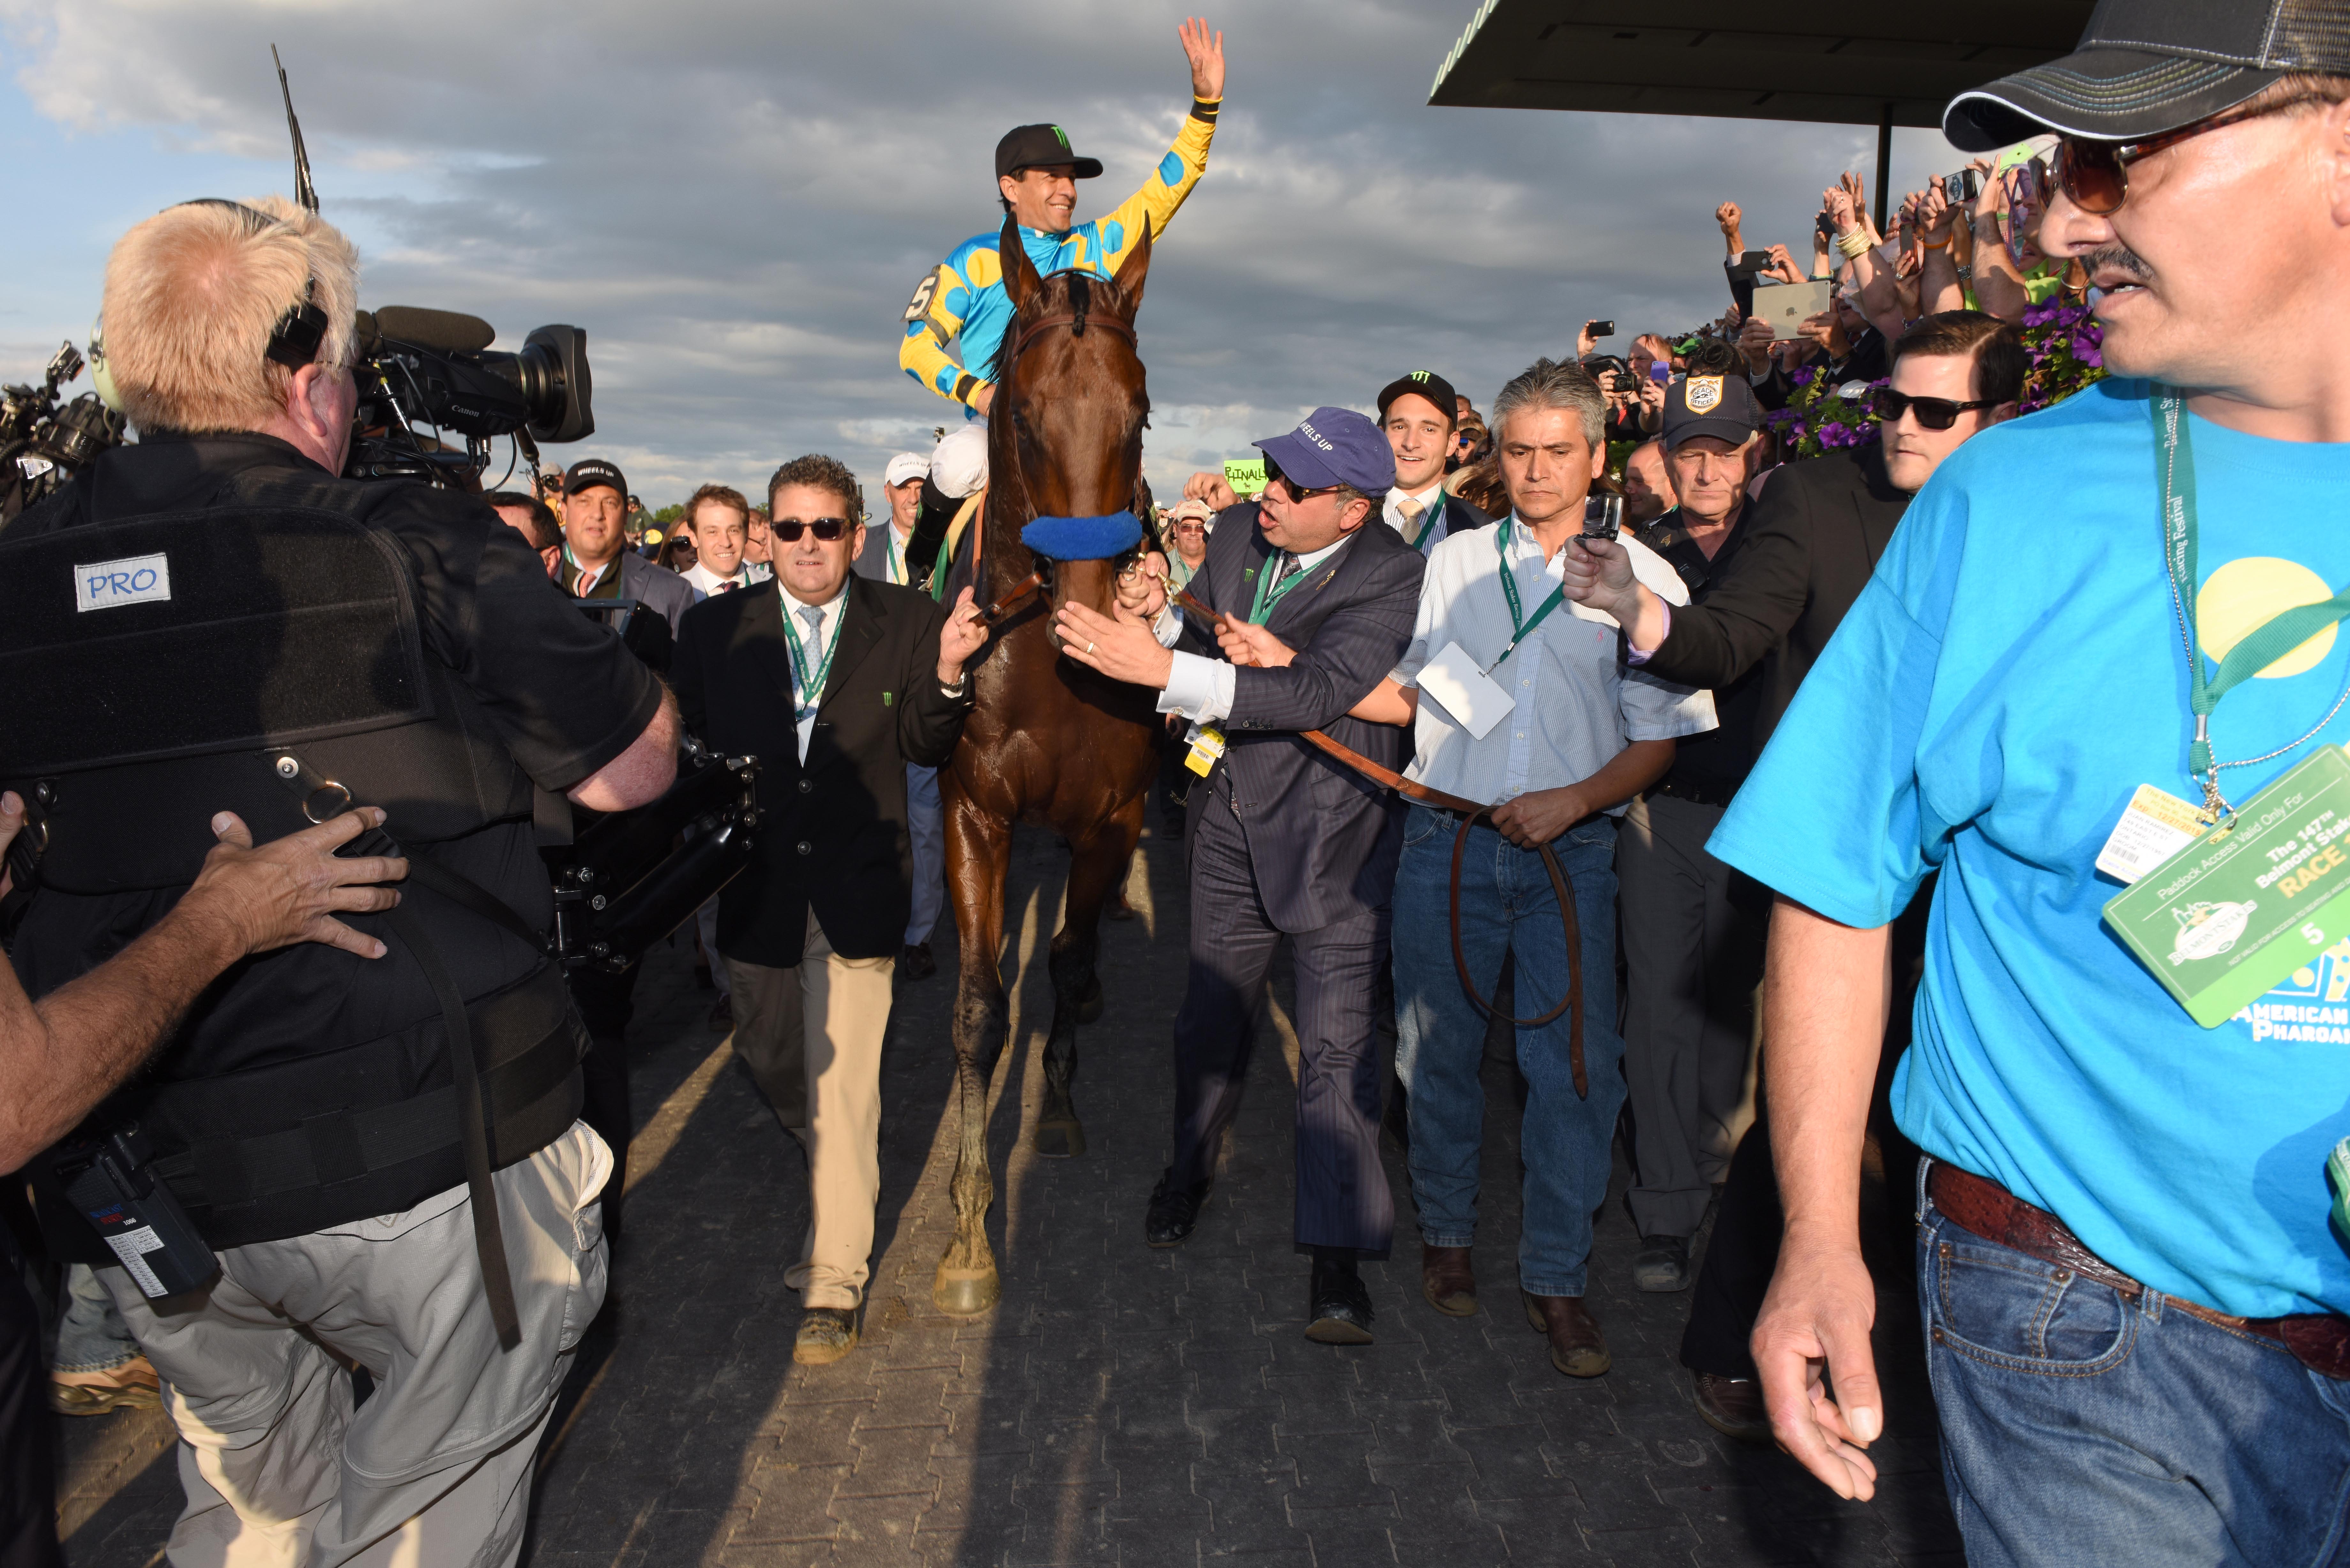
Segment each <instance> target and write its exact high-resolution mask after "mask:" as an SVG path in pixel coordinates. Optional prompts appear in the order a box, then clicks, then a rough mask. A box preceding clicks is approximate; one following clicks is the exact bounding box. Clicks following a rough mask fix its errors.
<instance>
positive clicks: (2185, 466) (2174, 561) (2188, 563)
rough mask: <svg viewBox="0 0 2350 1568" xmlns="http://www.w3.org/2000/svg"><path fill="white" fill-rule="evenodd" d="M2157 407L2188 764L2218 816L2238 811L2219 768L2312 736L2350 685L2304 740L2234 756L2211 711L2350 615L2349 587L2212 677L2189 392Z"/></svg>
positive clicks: (2271, 624) (2245, 643) (2277, 620)
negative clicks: (2189, 729)
mask: <svg viewBox="0 0 2350 1568" xmlns="http://www.w3.org/2000/svg"><path fill="white" fill-rule="evenodd" d="M2153 414H2154V437H2155V460H2156V462H2155V466H2156V470H2157V473H2156V478H2157V481H2158V483H2159V484H2160V485H2161V487H2162V556H2163V566H2164V568H2165V569H2166V570H2167V571H2168V574H2169V577H2170V603H2171V607H2172V608H2173V609H2175V610H2176V611H2177V612H2178V636H2179V640H2180V642H2181V643H2182V644H2183V645H2184V646H2185V648H2186V649H2187V706H2188V710H2189V711H2190V712H2192V713H2193V714H2194V715H2195V740H2194V743H2193V744H2192V745H2190V746H2189V748H2188V751H2187V771H2188V772H2189V774H2191V775H2193V777H2194V778H2195V779H2196V780H2197V781H2198V782H2199V783H2200V784H2202V786H2203V810H2204V814H2205V815H2207V816H2209V817H2210V818H2211V819H2212V820H2214V821H2217V820H2219V819H2220V818H2222V817H2226V816H2230V815H2233V814H2234V811H2235V808H2234V807H2233V806H2231V805H2229V804H2228V802H2227V800H2226V798H2225V797H2224V796H2222V795H2221V794H2220V769H2222V768H2241V767H2249V766H2251V765H2252V764H2254V763H2265V762H2268V761H2270V760H2271V759H2272V758H2275V757H2281V756H2282V755H2284V754H2285V753H2287V752H2290V751H2292V750H2293V748H2294V747H2296V746H2299V745H2301V744H2302V743H2303V742H2306V741H2308V740H2309V739H2311V738H2312V737H2313V736H2314V735H2315V734H2316V733H2317V732H2318V731H2319V730H2323V729H2324V728H2325V726H2326V725H2328V724H2330V723H2332V722H2334V714H2335V713H2338V712H2340V711H2342V703H2343V701H2345V700H2350V688H2345V690H2344V691H2343V695H2342V697H2341V698H2337V699H2336V700H2335V701H2334V706H2333V708H2332V709H2330V710H2328V711H2327V712H2326V715H2325V717H2324V718H2323V719H2320V720H2319V721H2318V722H2317V723H2316V725H2315V727H2314V728H2313V729H2311V730H2310V732H2309V733H2308V734H2305V735H2303V736H2302V737H2301V739H2300V740H2298V741H2295V742H2293V743H2292V744H2291V745H2285V746H2280V747H2278V748H2277V749H2276V750H2275V751H2273V752H2269V753H2265V754H2263V755H2261V756H2257V757H2244V758H2241V759H2240V760H2238V761H2235V762H2231V763H2223V762H2220V760H2219V759H2218V756H2217V754H2216V753H2214V752H2213V751H2212V750H2211V711H2212V710H2213V709H2215V708H2217V707H2219V705H2220V698H2222V697H2225V696H2226V695H2227V694H2228V693H2229V692H2230V691H2234V690H2235V689H2236V687H2237V686H2239V685H2241V683H2242V682H2243V681H2245V680H2249V679H2250V678H2251V677H2252V676H2254V675H2257V674H2259V673H2260V672H2261V671H2262V670H2266V669H2267V668H2268V667H2269V666H2270V665H2272V664H2273V663H2275V662H2276V661H2277V660H2278V659H2282V658H2283V657H2284V656H2285V655H2286V654H2288V653H2290V652H2292V651H2293V649H2296V648H2299V647H2300V646H2301V645H2302V644H2303V643H2304V642H2307V641H2308V640H2309V639H2311V638H2313V637H2315V636H2316V635H2317V634H2318V633H2319V632H2321V631H2324V629H2325V628H2327V627H2329V626H2332V625H2334V623H2335V622H2337V621H2339V620H2341V619H2343V618H2345V617H2350V588H2345V589H2344V590H2343V591H2342V592H2340V593H2337V594H2335V595H2334V597H2332V598H2330V599H2327V600H2325V601H2324V602H2323V603H2321V604H2314V605H2299V606H2296V607H2293V608H2292V609H2289V610H2285V611H2282V613H2280V614H2278V615H2275V616H2272V617H2271V618H2269V619H2267V620H2264V621H2262V623H2261V624H2260V625H2259V626H2256V627H2254V628H2252V629H2251V631H2249V632H2247V633H2246V634H2245V635H2244V638H2243V640H2242V641H2241V642H2239V643H2237V644H2236V645H2235V646H2234V647H2233V648H2230V649H2228V657H2227V658H2225V659H2221V660H2220V669H2219V672H2218V673H2217V674H2214V675H2211V676H2209V677H2207V676H2206V675H2205V674H2204V672H2203V655H2202V654H2201V652H2200V651H2199V649H2198V647H2197V643H2196V621H2195V587H2196V583H2195V452H2194V448H2193V445H2192V444H2191V442H2190V441H2189V436H2188V433H2187V417H2186V416H2187V406H2186V400H2184V399H2182V398H2181V397H2180V396H2179V395H2178V392H2176V391H2174V390H2172V389H2170V388H2168V387H2158V388H2156V389H2155V392H2154V399H2153Z"/></svg>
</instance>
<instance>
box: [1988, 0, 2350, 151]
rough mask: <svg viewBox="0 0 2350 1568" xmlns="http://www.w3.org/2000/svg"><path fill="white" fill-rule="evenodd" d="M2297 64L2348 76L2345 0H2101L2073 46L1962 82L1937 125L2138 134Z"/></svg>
mask: <svg viewBox="0 0 2350 1568" xmlns="http://www.w3.org/2000/svg"><path fill="white" fill-rule="evenodd" d="M2293 71H2311V72H2316V73H2320V74H2324V75H2329V76H2350V0H2265V3H2263V0H2098V4H2097V8H2096V10H2095V11H2094V12H2092V13H2091V14H2090V16H2089V25H2088V26H2087V27H2086V28H2085V29H2084V30H2083V32H2082V34H2081V41H2080V43H2079V45H2078V46H2077V47H2074V51H2073V52H2072V53H2071V54H2069V55H2066V56H2065V57H2063V58H2062V59H2056V60H2051V61H2049V62H2048V63H2047V64H2046V65H2044V66H2033V67H2031V68H2029V69H2027V70H2021V71H2018V72H2016V73H2015V74H2014V75H2013V76H2008V77H2002V78H2000V79H1999V80H1997V81H1995V82H1992V83H1991V84H1990V85H1988V86H1986V87H1979V88H1974V89H1972V90H1971V91H1969V92H1962V93H1960V95H1959V96H1958V97H1957V98H1955V99H1951V100H1950V108H1949V109H1945V110H1943V112H1942V134H1943V135H1945V136H1947V137H1949V138H1950V141H1951V142H1952V144H1953V145H1955V146H1958V147H1960V148H1962V149H1964V150H1965V151H1969V152H1989V151H1991V150H1993V149H1994V148H2000V147H2006V146H2010V145H2012V143H2015V142H2018V141H2022V140H2025V139H2026V138H2029V137H2033V136H2039V135H2042V134H2043V133H2045V132H2047V131H2051V130H2054V131H2058V132H2061V133H2063V134H2064V135H2067V136H2077V137H2081V138H2083V139H2085V140H2094V141H2142V140H2146V139H2147V138H2148V137H2154V136H2159V135H2161V134H2162V133H2163V132H2164V131H2166V130H2178V128H2179V127H2180V126H2183V125H2192V124H2194V123H2195V121H2197V120H2199V119H2209V118H2210V116H2212V115H2215V114H2218V113H2219V112H2220V110H2222V109H2232V108H2234V107H2235V106H2236V105H2238V104H2240V103H2241V102H2243V101H2244V100H2245V99H2248V98H2251V96H2252V95H2253V94H2254V93H2257V92H2259V91H2260V90H2261V89H2262V88H2265V87H2267V86H2269V85H2270V84H2271V83H2272V82H2274V81H2276V80H2278V79H2279V78H2282V77H2283V76H2284V75H2285V74H2287V73H2288V72H2293Z"/></svg>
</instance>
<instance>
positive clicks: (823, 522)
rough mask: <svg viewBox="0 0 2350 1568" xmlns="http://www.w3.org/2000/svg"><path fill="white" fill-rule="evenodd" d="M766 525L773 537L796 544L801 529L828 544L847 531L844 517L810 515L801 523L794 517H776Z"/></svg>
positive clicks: (787, 543)
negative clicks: (771, 530)
mask: <svg viewBox="0 0 2350 1568" xmlns="http://www.w3.org/2000/svg"><path fill="white" fill-rule="evenodd" d="M767 526H768V527H770V528H772V529H774V530H775V537H776V538H778V539H781V540H782V541H783V542H784V543H785V544H786V545H796V544H798V543H799V542H800V532H801V530H803V529H806V531H807V532H808V533H811V534H813V535H816V537H817V538H818V539H820V540H822V541H823V542H824V543H826V544H827V545H829V544H831V543H832V542H833V541H834V540H836V539H838V538H839V537H840V536H841V535H845V534H847V532H848V519H847V518H846V517H811V518H809V519H808V520H807V521H806V522H805V523H803V522H801V521H800V520H799V519H798V518H796V517H778V518H776V519H775V521H774V522H773V523H770V524H767Z"/></svg>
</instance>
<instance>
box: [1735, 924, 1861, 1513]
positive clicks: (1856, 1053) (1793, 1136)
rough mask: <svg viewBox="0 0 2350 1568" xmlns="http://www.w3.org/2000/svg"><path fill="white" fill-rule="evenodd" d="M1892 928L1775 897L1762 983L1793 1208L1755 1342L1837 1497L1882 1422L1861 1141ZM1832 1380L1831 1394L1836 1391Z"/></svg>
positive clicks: (1783, 1169)
mask: <svg viewBox="0 0 2350 1568" xmlns="http://www.w3.org/2000/svg"><path fill="white" fill-rule="evenodd" d="M1890 931H1891V928H1890V927H1887V926H1877V927H1873V928H1870V929H1856V928H1854V927H1851V926H1841V925H1838V924H1836V922H1835V921H1834V920H1831V919H1826V918H1825V917H1824V916H1821V915H1815V914H1814V913H1813V912H1812V911H1811V910H1809V909H1805V908H1804V907H1803V906H1802V905H1801V904H1797V903H1793V902H1791V901H1789V900H1788V899H1785V898H1781V899H1779V900H1778V902H1777V903H1776V905H1775V906H1774V907H1773V909H1772V913H1771V957H1770V962H1769V964H1768V966H1767V967H1766V968H1765V970H1764V972H1763V1053H1764V1060H1763V1085H1764V1092H1765V1093H1767V1094H1768V1095H1769V1096H1770V1112H1771V1149H1772V1155H1773V1165H1774V1166H1775V1167H1776V1168H1777V1171H1778V1175H1779V1198H1780V1201H1781V1203H1782V1204H1783V1206H1784V1208H1785V1210H1786V1216H1787V1221H1786V1233H1785V1236H1784V1238H1783V1241H1781V1243H1780V1248H1779V1267H1778V1271H1777V1272H1775V1273H1773V1275H1772V1276H1771V1291H1770V1293H1769V1295H1767V1296H1766V1297H1764V1298H1763V1312H1762V1315H1761V1316H1760V1317H1759V1318H1757V1319H1756V1320H1755V1324H1754V1336H1753V1339H1752V1348H1753V1352H1754V1365H1755V1367H1756V1368H1757V1370H1758V1372H1759V1374H1760V1376H1761V1380H1762V1384H1763V1402H1764V1404H1765V1405H1766V1406H1767V1407H1769V1409H1770V1412H1771V1430H1772V1432H1773V1434H1774V1435H1775V1436H1776V1437H1777V1438H1778V1439H1779V1446H1780V1447H1782V1448H1783V1449H1786V1450H1787V1451H1788V1452H1789V1453H1791V1454H1793V1455H1794V1457H1795V1458H1796V1459H1799V1460H1801V1461H1802V1463H1803V1465H1804V1469H1808V1470H1810V1471H1811V1472H1812V1473H1813V1474H1814V1475H1815V1476H1817V1477H1819V1478H1820V1480H1824V1481H1825V1482H1826V1483H1827V1484H1828V1486H1829V1488H1830V1489H1831V1490H1834V1491H1835V1494H1836V1495H1837V1496H1838V1497H1843V1498H1861V1499H1866V1498H1868V1497H1870V1496H1872V1495H1873V1494H1874V1493H1875V1492H1876V1490H1877V1467H1876V1465H1875V1464H1873V1463H1872V1462H1871V1461H1870V1460H1869V1458H1868V1456H1867V1454H1866V1453H1865V1452H1863V1450H1864V1449H1866V1448H1867V1446H1868V1445H1869V1444H1870V1443H1872V1442H1875V1441H1876V1440H1877V1438H1878V1437H1879V1436H1880V1435H1881V1434H1882V1433H1883V1432H1884V1430H1885V1400H1884V1396H1883V1394H1882V1393H1881V1392H1880V1391H1879V1389H1878V1387H1877V1361H1876V1357H1875V1355H1874V1354H1873V1353H1872V1351H1871V1349H1870V1346H1869V1341H1868V1333H1869V1329H1870V1327H1871V1326H1872V1325H1873V1324H1874V1323H1875V1321H1876V1317H1877V1289H1876V1286H1875V1284H1874V1283H1872V1282H1871V1281H1870V1279H1869V1277H1868V1266H1867V1265H1866V1263H1864V1262H1862V1261H1861V1256H1860V1159H1861V1140H1862V1137H1863V1135H1864V1133H1865V1132H1866V1127H1867V1122H1868V1097H1869V1094H1870V1092H1871V1090H1872V1088H1873V1087H1874V1085H1875V1084H1876V1082H1877V1054H1878V1052H1879V1051H1880V1050H1881V1048H1882V1046H1883V1043H1884V1039H1885V1022H1886V1012H1887V1008H1888V1007H1889V1006H1890V1005H1891V999H1892V994H1893V976H1892V971H1891V965H1892V952H1893V945H1892V940H1891V936H1890ZM1831 1385H1833V1392H1831Z"/></svg>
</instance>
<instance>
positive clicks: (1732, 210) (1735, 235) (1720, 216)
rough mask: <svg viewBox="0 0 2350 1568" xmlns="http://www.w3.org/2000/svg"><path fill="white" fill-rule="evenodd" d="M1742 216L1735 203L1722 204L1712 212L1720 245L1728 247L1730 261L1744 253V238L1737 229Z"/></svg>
mask: <svg viewBox="0 0 2350 1568" xmlns="http://www.w3.org/2000/svg"><path fill="white" fill-rule="evenodd" d="M1741 216H1742V214H1741V213H1740V212H1739V211H1738V203H1737V202H1723V203H1722V204H1721V206H1719V207H1716V208H1715V209H1714V210H1713V221H1714V223H1715V224H1716V225H1717V226H1718V227H1720V229H1721V241H1722V244H1726V245H1728V246H1729V247H1730V259H1731V260H1732V261H1736V260H1737V259H1738V258H1739V257H1740V256H1742V255H1743V254H1745V253H1746V237H1745V235H1744V234H1743V233H1742V231H1741V230H1740V228H1739V220H1740V218H1741Z"/></svg>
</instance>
